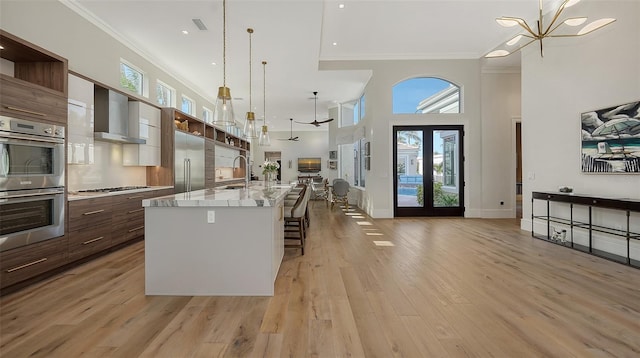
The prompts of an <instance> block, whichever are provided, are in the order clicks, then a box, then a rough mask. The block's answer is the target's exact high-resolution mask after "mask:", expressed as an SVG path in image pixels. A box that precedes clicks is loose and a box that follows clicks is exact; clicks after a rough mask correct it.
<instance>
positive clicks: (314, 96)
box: [296, 91, 333, 127]
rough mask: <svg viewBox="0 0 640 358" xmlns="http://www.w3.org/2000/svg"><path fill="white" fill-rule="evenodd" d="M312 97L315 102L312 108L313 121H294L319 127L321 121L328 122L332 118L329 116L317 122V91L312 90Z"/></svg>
mask: <svg viewBox="0 0 640 358" xmlns="http://www.w3.org/2000/svg"><path fill="white" fill-rule="evenodd" d="M313 99H314V103H315V104H314V107H313V109H314V111H313V115H314V120H313V122H298V121H296V123H300V124H311V125H314V126H316V127H320V125H321V124H322V123H328V122H331V121H332V120H333V118H329V119H327V120H324V121H320V122H318V91H316V92H313Z"/></svg>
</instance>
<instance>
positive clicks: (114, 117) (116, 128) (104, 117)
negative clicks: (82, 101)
mask: <svg viewBox="0 0 640 358" xmlns="http://www.w3.org/2000/svg"><path fill="white" fill-rule="evenodd" d="M94 96H95V97H94V99H95V104H94V106H95V107H94V129H93V131H94V133H93V136H94V139H95V140H101V141H106V142H114V143H127V144H146V143H147V141H146V140H144V139H140V138H132V137H129V98H128V97H127V96H125V95H122V94H120V93H118V92H115V91H112V90H108V89H106V88H103V87H100V86H95V87H94Z"/></svg>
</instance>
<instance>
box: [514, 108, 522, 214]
mask: <svg viewBox="0 0 640 358" xmlns="http://www.w3.org/2000/svg"><path fill="white" fill-rule="evenodd" d="M515 147H516V148H515V149H516V188H515V189H516V195H515V198H516V202H515V208H516V218H517V219H522V123H521V122H520V119H519V118H518V119H516V120H515Z"/></svg>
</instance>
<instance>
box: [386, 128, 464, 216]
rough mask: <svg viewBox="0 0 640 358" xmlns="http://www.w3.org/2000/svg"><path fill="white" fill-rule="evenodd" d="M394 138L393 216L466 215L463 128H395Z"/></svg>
mask: <svg viewBox="0 0 640 358" xmlns="http://www.w3.org/2000/svg"><path fill="white" fill-rule="evenodd" d="M393 138H394V139H393V141H394V143H393V144H394V145H393V158H394V163H393V168H394V172H395V173H394V174H395V175H394V177H393V191H394V196H393V205H394V216H463V215H464V175H463V174H464V171H463V168H464V160H463V155H462V153H463V138H464V128H463V126H457V125H436V126H394V127H393Z"/></svg>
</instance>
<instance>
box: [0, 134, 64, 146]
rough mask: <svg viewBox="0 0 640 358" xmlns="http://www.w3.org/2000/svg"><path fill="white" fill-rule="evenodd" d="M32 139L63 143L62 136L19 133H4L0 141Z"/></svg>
mask: <svg viewBox="0 0 640 358" xmlns="http://www.w3.org/2000/svg"><path fill="white" fill-rule="evenodd" d="M12 139H15V140H32V141H35V142H45V143H55V144H64V139H63V138H49V137H39V136H30V135H24V134H19V133H5V134H4V135H3V136H2V137H1V138H0V142H9V141H10V140H12Z"/></svg>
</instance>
